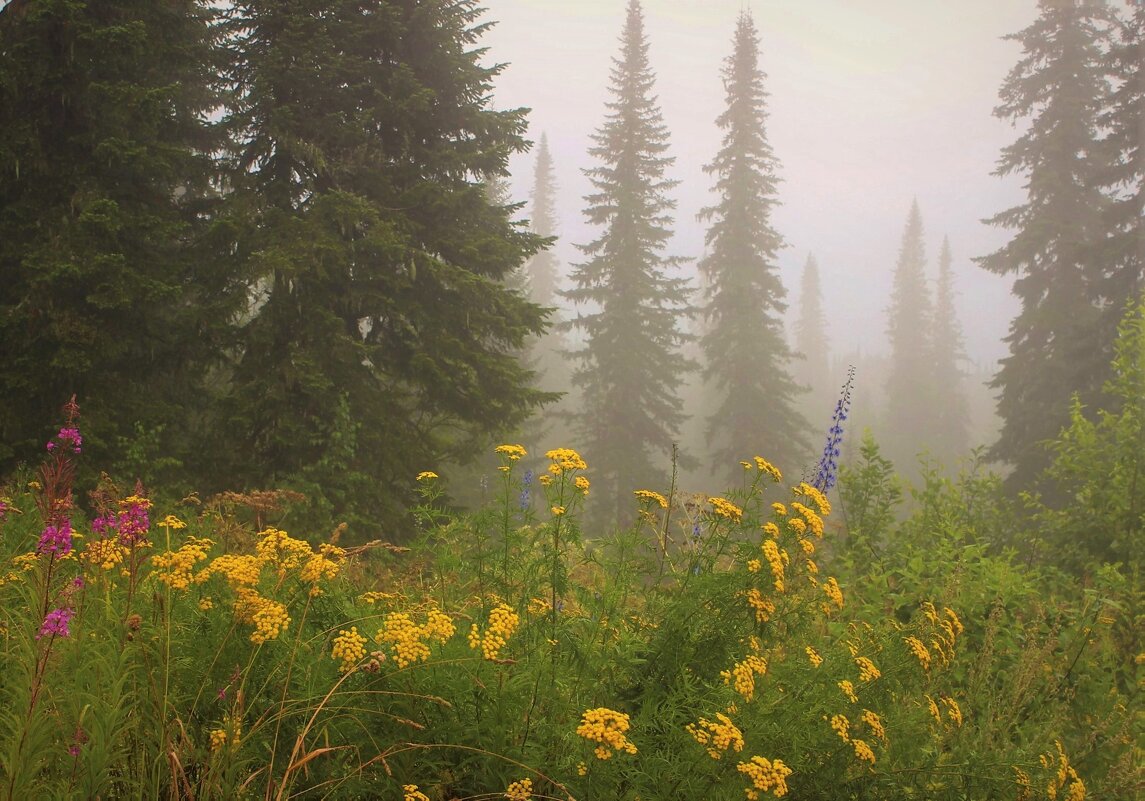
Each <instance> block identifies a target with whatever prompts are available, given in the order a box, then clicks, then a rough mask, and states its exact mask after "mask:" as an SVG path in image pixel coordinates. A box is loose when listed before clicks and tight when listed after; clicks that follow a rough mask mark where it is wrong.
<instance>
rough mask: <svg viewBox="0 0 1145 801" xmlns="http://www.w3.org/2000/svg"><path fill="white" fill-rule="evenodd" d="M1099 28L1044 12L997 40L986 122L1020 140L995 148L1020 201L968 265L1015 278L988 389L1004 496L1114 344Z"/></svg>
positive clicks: (1051, 9)
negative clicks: (1014, 55)
mask: <svg viewBox="0 0 1145 801" xmlns="http://www.w3.org/2000/svg"><path fill="white" fill-rule="evenodd" d="M1108 23H1109V14H1108V8H1107V6H1106V5H1105V4H1101V3H1091V2H1076V3H1075V2H1049V1H1048V0H1044V1H1043V2H1041V3H1040V4H1039V14H1038V17H1037V19H1036V20H1034V22H1032V23H1031V24H1030V25H1029V26H1027V27H1026V28H1025V29H1023V30H1022V31H1020V32H1018V33H1015V34H1011V35H1010V36H1009V37H1008V38H1009V39H1011V40H1013V41H1016V42H1018V43H1019V44H1021V46H1022V56H1021V59H1020V60H1019V61H1018V63H1017V64H1016V65H1015V66H1014V68H1013V69H1012V70H1011V71H1010V73H1009V75H1008V76H1007V77H1006V80H1005V82H1004V83H1003V85H1002V89H1001V92H1000V95H999V97H1000V99H1001V102H1000V103H999V105H998V106H997V107H996V108H995V110H994V114H995V116H997V117H1000V118H1002V119H1007V120H1010V121H1012V122H1015V123H1017V122H1019V121H1023V122H1026V121H1028V128H1026V129H1025V131H1024V133H1022V135H1021V136H1019V137H1018V138H1017V139H1016V140H1015V141H1014V143H1013V144H1011V145H1009V146H1007V147H1005V148H1003V150H1002V154H1001V157H1000V158H999V160H998V164H997V169H996V170H995V174H997V175H1000V176H1006V175H1012V174H1016V175H1019V176H1023V177H1024V178H1025V186H1026V191H1027V197H1026V202H1025V203H1023V204H1021V205H1018V206H1015V207H1013V208H1010V209H1006V210H1005V211H1002V212H1000V213H998V214H996V215H994V216H993V217H991V218H990V219H989V220H988V222H989V223H990V224H991V225H994V226H998V227H1001V228H1006V229H1009V230H1011V231H1013V236H1012V238H1011V239H1010V241H1009V242H1007V243H1006V244H1005V245H1003V246H1002V247H1001V248H1000V249H999V250H997V251H995V252H994V253H991V254H990V255H988V256H984V257H981V258H980V259H978V261H979V263H980V264H981V266H982V267H984V268H985V269H987V270H989V271H991V272H994V273H997V274H999V275H1014V276H1016V277H1015V280H1014V286H1013V292H1014V294H1015V295H1016V296H1017V297H1018V299H1019V300H1020V301H1021V304H1022V309H1021V312H1020V313H1019V314H1018V316H1017V317H1016V318H1015V319H1014V320H1013V321H1012V322H1011V324H1010V332H1009V335H1008V336H1007V337H1006V342H1007V343H1008V344H1009V349H1010V352H1009V355H1008V356H1006V357H1005V358H1004V359H1003V360H1002V366H1001V369H1000V370H999V371H998V373H997V375H996V376H995V377H994V380H993V381H992V382H991V386H992V387H993V388H995V389H997V390H999V391H1000V394H999V396H998V414H999V415H1000V417H1001V418H1002V430H1001V433H1000V435H999V438H998V440H997V442H996V443H994V445H993V446H992V448H991V451H990V455H991V456H992V457H993V458H995V459H998V460H1000V461H1003V462H1007V463H1009V464H1011V465H1013V467H1014V470H1013V472H1012V473H1011V475H1010V477H1009V483H1010V485H1011V486H1012V487H1029V486H1032V484H1033V482H1034V480H1035V479H1036V477H1037V476H1038V475H1039V474H1040V473H1041V472H1042V471H1043V470H1044V469H1045V467H1047V466H1048V462H1049V456H1048V453H1047V452H1046V450H1045V447H1044V443H1045V442H1046V441H1048V440H1051V439H1053V438H1054V437H1055V436H1056V435H1057V433H1058V432H1059V431H1060V430H1061V429H1062V428H1063V427H1064V426H1065V425H1066V424H1067V423H1068V421H1069V406H1070V397H1071V395H1072V394H1073V393H1074V392H1077V393H1078V396H1079V398H1080V400H1081V403H1082V405H1083V406H1092V405H1093V404H1094V403H1095V402H1096V401H1098V399H1099V397H1100V394H1101V387H1102V384H1103V382H1104V381H1105V380H1106V378H1107V377H1108V370H1109V364H1110V361H1111V359H1112V357H1113V340H1114V337H1115V334H1116V329H1115V327H1114V326H1111V325H1108V324H1107V323H1106V322H1105V321H1104V318H1105V317H1106V313H1105V312H1104V311H1103V309H1104V307H1105V304H1106V303H1113V304H1115V305H1116V306H1117V307H1118V308H1119V309H1120V308H1121V307H1123V304H1124V303H1125V302H1126V301H1127V300H1128V298H1126V297H1122V298H1120V299H1117V298H1110V297H1108V294H1109V292H1108V289H1109V286H1110V276H1111V275H1112V274H1113V273H1114V272H1115V271H1119V270H1121V269H1124V265H1123V264H1122V265H1118V264H1117V262H1116V261H1115V260H1114V259H1112V258H1111V253H1110V249H1109V247H1108V241H1107V239H1108V236H1107V234H1108V229H1107V222H1106V215H1107V213H1108V208H1109V199H1108V198H1107V196H1106V195H1105V194H1104V193H1103V192H1102V177H1103V176H1104V175H1106V174H1107V173H1106V168H1107V163H1108V162H1107V156H1106V155H1105V154H1104V152H1103V149H1102V147H1101V146H1100V143H1099V130H1100V122H1099V120H1100V114H1101V112H1102V108H1103V106H1104V104H1105V103H1106V102H1107V98H1108V96H1109V85H1108V78H1107V71H1108V67H1107V63H1106V60H1105V56H1104V53H1103V51H1102V45H1103V42H1104V41H1105V38H1106V36H1107V31H1108ZM1116 314H1117V315H1119V314H1120V312H1119V311H1118V312H1116Z"/></svg>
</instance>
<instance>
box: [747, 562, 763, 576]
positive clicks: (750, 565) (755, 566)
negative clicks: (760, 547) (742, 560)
mask: <svg viewBox="0 0 1145 801" xmlns="http://www.w3.org/2000/svg"><path fill="white" fill-rule="evenodd" d="M762 567H763V562H761V561H759V560H758V559H748V560H747V572H748V573H758V572H759V570H760V568H762Z"/></svg>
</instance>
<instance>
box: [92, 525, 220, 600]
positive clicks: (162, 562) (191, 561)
mask: <svg viewBox="0 0 1145 801" xmlns="http://www.w3.org/2000/svg"><path fill="white" fill-rule="evenodd" d="M161 525H162V524H161ZM104 542H109V540H104ZM212 545H214V543H213V542H211V540H208V539H200V538H199V537H188V538H187V541H186V542H184V543H183V545H182V546H181V547H180V548H179V550H177V551H165V552H164V553H160V554H156V555H155V556H152V557H151V564H152V565H153V566H154V567H155V568H156V573H155V577H156V578H157V579H159V581H162V582H163V583H164V584H166V585H167V586H168V587H171V588H172V589H176V590H185V589H187V587H188V586H190V584H191V582H192V581H193V580H194V576H192V571H193V570H194V569H195V565H196V564H198V563H199V562H203V561H205V560H206V558H207V552H208V551H209V550H210V549H211V546H212Z"/></svg>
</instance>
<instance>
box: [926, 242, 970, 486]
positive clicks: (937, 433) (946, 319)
mask: <svg viewBox="0 0 1145 801" xmlns="http://www.w3.org/2000/svg"><path fill="white" fill-rule="evenodd" d="M930 341H931V346H932V354H931V359H932V378H931V381H930V386H931V387H933V393H934V394H933V407H932V429H933V433H932V442H933V451H934V453H935V455H936V456H938V457H940V458H941V459H942V460H943V461H944V462H945V463H946V466H947V467H951V466H953V460H954V459H956V458H957V457H958V456H960V455H963V454H964V453H966V452H967V451H968V449H969V447H970V446H971V445H972V443H971V442H970V430H969V426H970V412H969V410H968V407H967V403H966V395H965V393H964V391H963V386H962V385H963V379H964V377H965V374H964V372H963V370H962V367H961V365H962V363H963V362H964V361H966V350H965V343H964V340H963V338H962V324H961V323H960V322H959V320H958V311H957V309H956V308H955V305H954V267H953V256H952V255H951V252H950V239H949V238H947V237H943V238H942V249H941V250H940V251H939V253H938V281H937V283H936V285H935V292H934V328H933V329H932V331H931V337H930Z"/></svg>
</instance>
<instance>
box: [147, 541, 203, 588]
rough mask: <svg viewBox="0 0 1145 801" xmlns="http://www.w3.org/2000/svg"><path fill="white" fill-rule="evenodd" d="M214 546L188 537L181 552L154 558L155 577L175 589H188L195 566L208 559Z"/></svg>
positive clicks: (152, 560) (162, 554) (152, 562)
mask: <svg viewBox="0 0 1145 801" xmlns="http://www.w3.org/2000/svg"><path fill="white" fill-rule="evenodd" d="M213 544H214V543H212V542H211V541H210V540H206V539H199V538H198V537H188V538H187V541H186V542H185V543H183V545H182V547H180V548H179V550H177V551H166V552H164V553H161V554H156V555H155V556H152V557H151V564H152V565H153V566H154V567H155V568H156V571H155V577H156V578H157V579H158V580H159V581H162V582H163V583H164V584H166V585H167V586H168V587H171V588H173V589H176V590H185V589H187V587H188V586H189V585H190V583H191V581H192V579H193V576H192V575H191V571H192V570H193V569H194V567H195V564H196V563H197V562H202V561H204V560H205V559H206V558H207V551H208V550H209V549H210V547H211V546H212V545H213Z"/></svg>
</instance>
